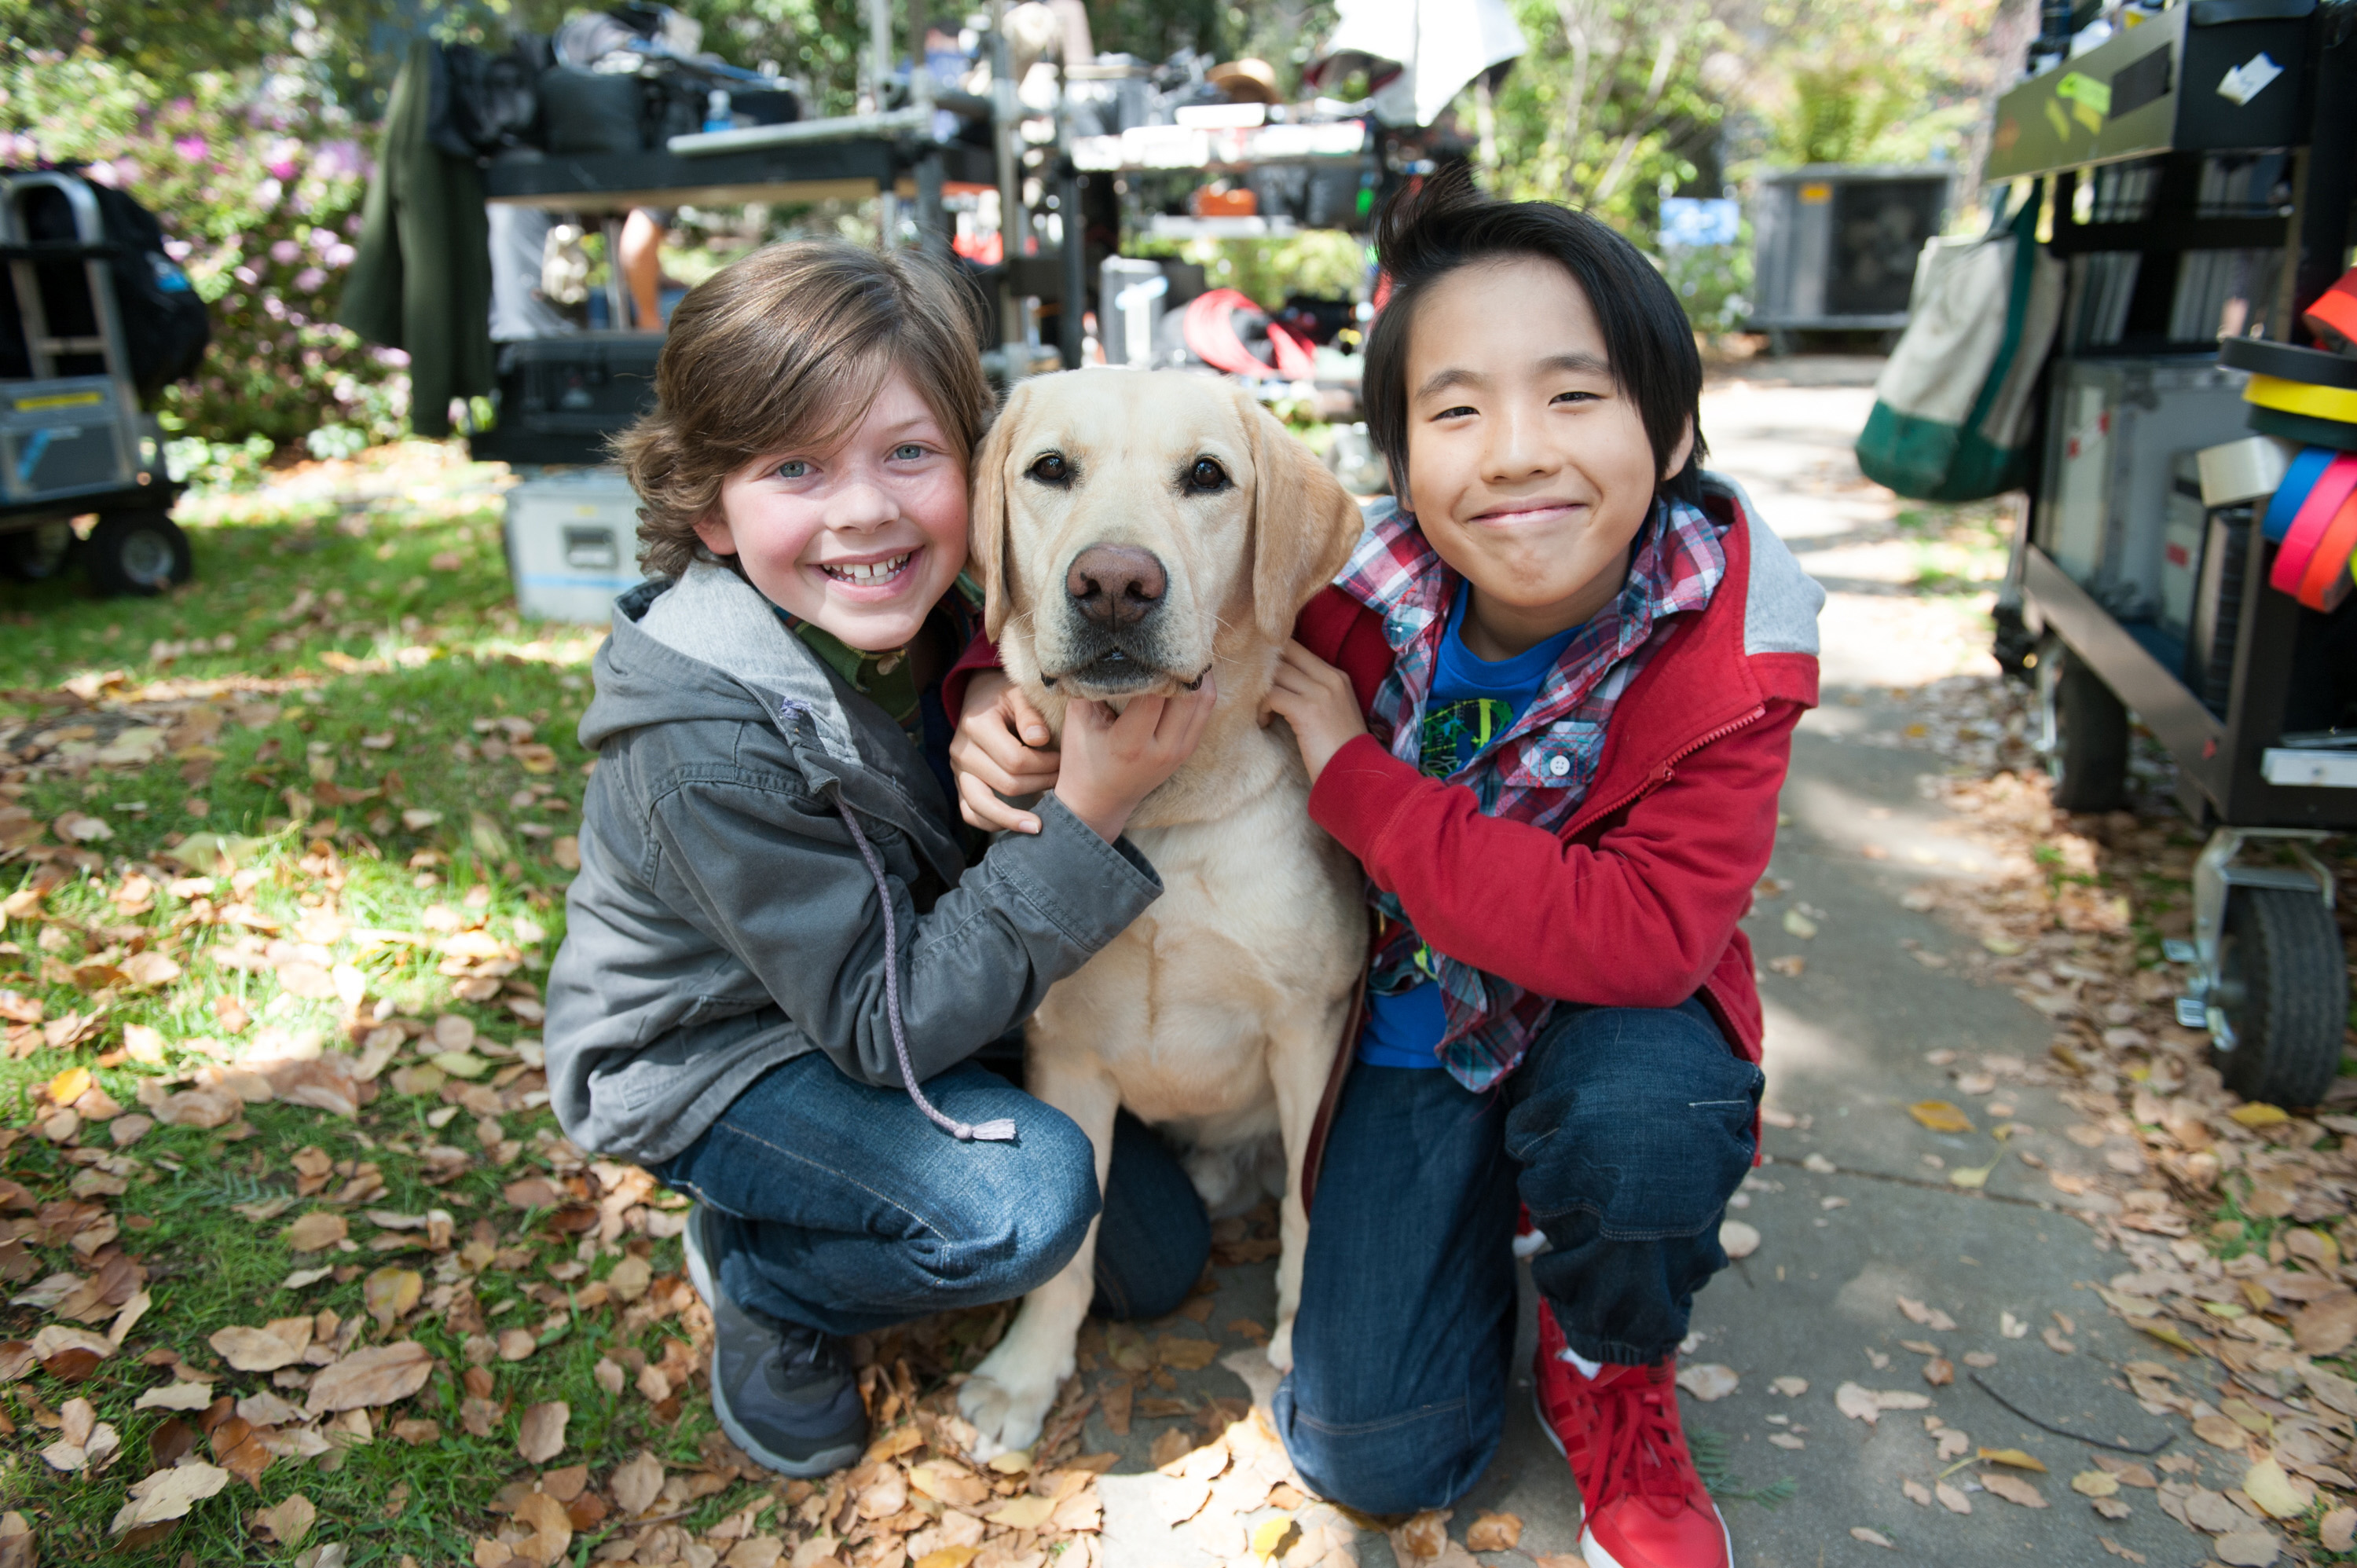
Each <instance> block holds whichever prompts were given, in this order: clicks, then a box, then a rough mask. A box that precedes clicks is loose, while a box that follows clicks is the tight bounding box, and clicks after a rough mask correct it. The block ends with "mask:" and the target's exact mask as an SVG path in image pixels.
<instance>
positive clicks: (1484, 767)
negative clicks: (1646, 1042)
mask: <svg viewBox="0 0 2357 1568" xmlns="http://www.w3.org/2000/svg"><path fill="white" fill-rule="evenodd" d="M1725 575H1727V552H1726V550H1725V548H1724V547H1723V546H1722V545H1721V544H1720V543H1719V529H1718V526H1717V524H1716V523H1714V522H1713V521H1711V520H1710V519H1709V518H1707V517H1706V516H1705V515H1704V514H1703V513H1702V512H1701V511H1700V510H1697V509H1696V508H1695V507H1692V506H1688V505H1686V504H1684V503H1683V502H1679V501H1672V500H1668V499H1664V500H1663V501H1662V502H1660V503H1659V504H1658V505H1657V507H1656V508H1655V510H1654V514H1653V517H1652V520H1651V521H1648V522H1647V523H1646V524H1645V525H1644V527H1643V528H1642V529H1641V530H1640V532H1639V533H1638V536H1637V542H1636V548H1635V550H1634V552H1633V553H1632V555H1631V559H1630V563H1629V580H1628V582H1627V584H1626V585H1624V586H1623V587H1622V588H1621V590H1620V596H1619V597H1617V598H1615V599H1614V600H1613V601H1612V602H1611V603H1610V604H1609V605H1607V606H1606V607H1604V608H1603V609H1601V610H1599V611H1598V612H1597V614H1596V615H1595V616H1594V617H1592V618H1590V619H1589V620H1588V621H1587V624H1586V625H1585V626H1583V627H1581V628H1579V630H1578V631H1577V633H1576V634H1575V635H1574V636H1573V638H1572V639H1571V641H1570V643H1569V644H1568V645H1567V646H1566V648H1565V649H1564V650H1563V653H1562V655H1561V657H1559V658H1558V659H1557V660H1555V668H1554V669H1553V670H1551V671H1548V673H1547V676H1546V679H1545V680H1544V682H1542V683H1541V684H1540V686H1539V690H1538V693H1537V694H1536V695H1535V696H1534V698H1533V699H1532V701H1531V703H1530V706H1529V707H1527V708H1525V709H1524V710H1523V714H1522V716H1521V717H1520V718H1518V719H1517V720H1515V721H1514V723H1513V724H1512V725H1511V726H1509V727H1507V728H1505V729H1504V730H1502V731H1500V732H1498V733H1495V734H1492V735H1491V736H1489V737H1488V738H1487V740H1486V741H1485V742H1484V744H1483V745H1482V746H1480V750H1478V751H1477V752H1475V753H1474V754H1473V756H1472V757H1471V759H1470V760H1469V761H1468V762H1467V763H1466V764H1465V766H1463V767H1462V768H1457V769H1455V770H1454V771H1453V772H1448V771H1442V769H1443V768H1446V766H1447V764H1446V763H1445V762H1442V763H1439V766H1437V767H1435V768H1424V759H1423V755H1422V753H1423V748H1424V739H1425V727H1426V726H1425V722H1424V720H1425V716H1426V715H1425V706H1426V698H1427V697H1428V696H1429V695H1430V693H1431V691H1432V682H1433V672H1434V671H1435V669H1436V668H1437V664H1438V661H1439V656H1440V642H1441V639H1442V638H1443V637H1444V636H1446V635H1447V633H1448V607H1449V605H1450V603H1451V602H1452V601H1453V599H1454V598H1455V596H1456V593H1457V585H1458V575H1457V573H1456V572H1455V571H1453V570H1451V569H1450V568H1449V567H1448V564H1446V563H1444V562H1443V561H1442V560H1441V559H1440V557H1439V556H1438V555H1437V554H1436V553H1434V552H1433V549H1432V546H1431V545H1430V544H1428V543H1426V542H1425V537H1424V531H1423V530H1422V529H1420V528H1419V527H1417V526H1416V521H1415V516H1414V514H1413V513H1410V512H1408V511H1407V510H1405V509H1402V508H1400V507H1399V506H1397V505H1396V504H1395V503H1390V502H1384V503H1378V507H1377V509H1375V510H1371V513H1370V516H1369V520H1368V527H1367V532H1366V533H1365V534H1364V535H1363V536H1361V539H1360V541H1359V548H1358V550H1357V552H1356V553H1354V554H1353V555H1352V556H1351V562H1350V564H1349V565H1347V566H1345V567H1344V568H1343V570H1342V575H1340V577H1339V578H1337V579H1336V580H1335V586H1337V587H1339V588H1340V589H1341V590H1342V591H1343V592H1344V593H1345V594H1347V595H1349V596H1351V597H1352V598H1354V599H1356V600H1358V601H1359V602H1360V603H1361V604H1363V605H1365V606H1367V607H1369V608H1370V609H1372V610H1374V611H1375V612H1376V613H1377V614H1379V615H1381V616H1382V617H1383V639H1384V640H1385V641H1386V642H1388V643H1390V644H1391V648H1392V669H1391V673H1390V674H1389V675H1387V676H1385V677H1384V678H1383V685H1382V687H1381V688H1380V689H1379V690H1377V692H1376V693H1375V700H1374V703H1373V704H1372V707H1371V709H1370V710H1369V713H1368V718H1369V720H1370V727H1371V729H1372V733H1373V735H1374V737H1375V738H1376V739H1377V740H1378V741H1380V742H1382V743H1383V745H1384V746H1387V747H1388V748H1389V749H1390V751H1391V754H1392V755H1393V756H1394V757H1398V758H1399V759H1400V760H1401V761H1403V762H1405V763H1406V764H1408V765H1409V766H1410V767H1412V768H1420V769H1422V770H1423V771H1426V772H1429V773H1432V774H1433V775H1434V776H1435V777H1437V778H1442V779H1447V780H1448V782H1450V783H1456V784H1463V785H1466V786H1469V788H1470V789H1472V790H1473V793H1474V797H1475V799H1476V800H1479V801H1480V808H1481V811H1482V814H1483V815H1485V816H1491V817H1508V818H1512V819H1514V820H1516V821H1520V822H1529V823H1531V824H1532V825H1533V826H1534V827H1540V828H1544V829H1546V830H1547V831H1548V832H1561V831H1562V829H1563V828H1564V826H1565V825H1566V823H1568V822H1570V821H1571V819H1572V817H1573V815H1574V814H1575V813H1576V812H1577V811H1578V810H1579V807H1580V803H1581V802H1582V801H1583V800H1586V799H1587V789H1588V786H1589V785H1590V784H1592V783H1593V782H1594V781H1595V779H1596V769H1597V764H1598V760H1599V759H1600V758H1601V757H1602V756H1603V753H1604V736H1605V726H1606V725H1608V724H1609V722H1610V721H1611V717H1612V708H1613V705H1614V703H1617V702H1619V700H1620V693H1622V692H1624V691H1626V690H1628V688H1629V683H1630V682H1631V681H1633V680H1635V679H1636V678H1637V674H1638V672H1639V671H1641V670H1642V669H1643V668H1644V667H1645V661H1646V660H1648V659H1649V658H1650V657H1652V654H1653V652H1654V651H1655V650H1657V649H1659V648H1660V647H1661V645H1662V643H1663V640H1664V639H1666V638H1667V637H1668V635H1669V633H1670V631H1671V629H1672V628H1671V626H1670V625H1669V624H1668V618H1670V617H1671V616H1674V615H1677V614H1680V613H1682V612H1684V611H1688V610H1698V609H1701V608H1702V607H1704V606H1705V605H1707V604H1708V603H1709V602H1710V596H1711V594H1712V592H1713V590H1715V589H1716V588H1717V586H1718V582H1719V579H1720V578H1721V577H1723V576H1725ZM1436 761H1438V759H1436ZM1368 897H1369V901H1370V902H1371V903H1372V904H1373V906H1374V908H1375V909H1376V911H1377V912H1378V913H1379V914H1381V915H1382V916H1383V928H1382V940H1381V942H1380V945H1379V947H1378V949H1377V951H1376V955H1375V961H1374V967H1373V971H1372V974H1371V975H1370V977H1369V981H1368V984H1369V988H1370V989H1372V990H1373V991H1374V992H1376V993H1380V994H1389V993H1396V992H1400V991H1405V990H1407V989H1408V988H1409V987H1411V986H1413V985H1415V984H1417V983H1421V982H1423V981H1426V980H1431V981H1435V982H1437V983H1438V984H1439V986H1440V989H1441V995H1442V998H1443V1001H1444V1004H1445V1007H1446V1012H1447V1015H1448V1029H1447V1031H1446V1033H1444V1034H1443V1036H1441V1042H1440V1058H1441V1065H1442V1066H1444V1067H1446V1068H1447V1069H1448V1071H1449V1073H1450V1074H1451V1076H1453V1077H1454V1078H1456V1079H1457V1080H1458V1082H1460V1083H1462V1084H1464V1085H1465V1087H1467V1088H1468V1089H1471V1090H1477V1091H1478V1090H1485V1089H1488V1088H1489V1087H1490V1086H1491V1085H1492V1084H1494V1083H1496V1082H1497V1081H1498V1080H1499V1079H1501V1078H1503V1077H1505V1075H1506V1074H1508V1073H1510V1072H1512V1070H1513V1069H1515V1067H1516V1066H1517V1065H1519V1064H1520V1063H1521V1061H1522V1059H1523V1054H1524V1053H1525V1052H1526V1051H1528V1050H1529V1049H1530V1043H1531V1041H1532V1039H1533V1038H1534V1037H1535V1036H1536V1035H1537V1034H1538V1032H1539V1030H1540V1029H1541V1028H1542V1027H1543V1026H1544V1025H1545V1023H1546V1020H1547V1015H1548V1014H1549V1013H1550V1012H1551V1011H1552V1010H1553V1009H1554V1007H1555V1001H1554V999H1553V998H1551V997H1545V996H1538V995H1534V994H1532V993H1529V992H1526V991H1524V990H1523V988H1522V987H1520V986H1518V985H1514V984H1512V983H1510V982H1507V981H1504V980H1501V979H1500V978H1499V977H1498V976H1496V975H1494V974H1490V973H1486V972H1483V971H1481V970H1480V969H1478V968H1476V967H1475V966H1474V965H1472V964H1470V963H1468V962H1465V961H1461V960H1458V959H1455V958H1451V957H1449V956H1448V955H1447V954H1445V953H1438V952H1435V951H1434V950H1432V949H1431V948H1430V947H1428V946H1426V944H1425V942H1424V940H1423V939H1422V938H1420V937H1419V936H1417V935H1416V932H1415V927H1414V926H1413V925H1412V924H1411V923H1410V922H1409V920H1408V917H1407V913H1406V911H1405V909H1403V908H1401V907H1400V902H1399V899H1398V897H1396V896H1395V895H1393V894H1391V893H1388V892H1385V891H1383V890H1382V889H1380V888H1374V887H1372V886H1371V887H1370V889H1369V892H1368Z"/></svg>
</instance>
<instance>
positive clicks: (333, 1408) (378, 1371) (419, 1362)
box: [307, 1339, 434, 1416]
mask: <svg viewBox="0 0 2357 1568" xmlns="http://www.w3.org/2000/svg"><path fill="white" fill-rule="evenodd" d="M433 1373H434V1353H433V1352H432V1351H430V1350H428V1349H426V1348H425V1346H423V1345H420V1344H418V1343H417V1342H416V1341H415V1340H414V1339H404V1340H401V1341H399V1342H397V1343H395V1344H392V1345H372V1346H371V1347H369V1348H366V1349H364V1350H355V1351H353V1352H352V1353H351V1354H350V1355H349V1356H347V1357H345V1358H344V1359H342V1360H340V1361H338V1362H337V1363H336V1364H335V1365H334V1366H332V1367H329V1368H328V1369H326V1370H324V1371H322V1372H321V1373H320V1374H319V1375H318V1376H317V1378H314V1379H313V1380H311V1398H310V1401H309V1403H308V1405H307V1409H308V1410H309V1412H310V1413H311V1414H313V1415H314V1416H319V1415H332V1414H334V1413H336V1412H339V1411H347V1410H361V1409H363V1408H369V1407H373V1406H376V1405H386V1404H391V1403H393V1402H394V1401H395V1400H405V1399H407V1398H408V1397H409V1396H410V1395H412V1394H414V1393H415V1392H416V1391H418V1390H420V1389H422V1388H424V1387H425V1380H426V1379H427V1378H429V1377H431V1376H433Z"/></svg>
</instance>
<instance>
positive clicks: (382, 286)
mask: <svg viewBox="0 0 2357 1568" xmlns="http://www.w3.org/2000/svg"><path fill="white" fill-rule="evenodd" d="M437 47H438V46H437V45H436V44H435V42H434V41H433V40H432V39H431V38H418V39H416V40H414V42H412V43H411V44H410V46H409V60H408V63H407V64H405V65H404V66H403V67H402V68H401V75H400V76H399V77H398V78H396V79H395V80H394V81H393V100H392V102H391V105H390V106H389V108H388V109H387V112H386V113H385V119H384V140H383V141H382V143H381V144H380V145H379V146H378V148H377V166H376V177H375V178H373V179H371V181H370V182H369V191H368V199H367V200H366V202H365V203H364V204H363V205H362V207H361V242H360V253H359V254H358V255H357V256H355V257H354V258H353V261H352V270H351V272H350V274H348V276H347V277H346V279H345V283H344V296H343V301H342V303H341V305H340V306H339V309H338V311H337V319H338V320H339V322H341V323H342V324H343V325H344V326H346V327H349V328H351V329H352V330H353V331H355V332H357V333H359V334H360V335H361V337H362V338H366V339H367V340H368V341H370V342H371V343H377V344H382V346H383V347H385V348H388V349H401V350H403V351H404V352H405V353H406V354H408V356H409V427H410V429H411V430H412V431H413V432H414V433H415V434H417V435H425V436H432V437H436V438H437V439H438V438H440V437H443V436H447V435H449V434H450V413H449V409H450V401H451V400H452V399H453V398H468V397H481V396H488V395H489V394H490V391H491V387H492V385H493V371H492V364H491V328H490V311H491V232H490V220H489V219H488V218H487V217H486V216H485V214H484V211H483V177H482V172H481V170H479V168H478V167H477V166H475V163H474V161H473V160H472V159H470V158H455V157H452V156H450V155H448V154H447V153H445V152H443V151H441V150H440V149H439V148H437V147H436V146H435V145H434V144H433V143H432V142H431V141H430V140H428V139H427V136H426V131H427V124H426V122H427V119H428V114H429V111H430V109H431V106H432V100H433V89H434V75H435V70H436V65H437V64H438V61H437V59H436V56H435V53H434V51H435V49H436V48H437Z"/></svg>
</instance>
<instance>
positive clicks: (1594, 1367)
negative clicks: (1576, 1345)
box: [1555, 1345, 1604, 1382]
mask: <svg viewBox="0 0 2357 1568" xmlns="http://www.w3.org/2000/svg"><path fill="white" fill-rule="evenodd" d="M1555 1354H1556V1355H1558V1356H1560V1357H1562V1358H1563V1359H1565V1360H1566V1361H1568V1362H1570V1363H1571V1364H1572V1365H1573V1366H1575V1367H1577V1368H1578V1369H1579V1375H1580V1376H1581V1377H1583V1378H1586V1379H1587V1380H1588V1381H1590V1382H1594V1381H1595V1380H1596V1374H1597V1373H1598V1372H1600V1371H1602V1370H1603V1369H1604V1363H1603V1362H1601V1361H1591V1360H1589V1359H1587V1357H1585V1356H1583V1355H1581V1354H1580V1353H1579V1352H1578V1351H1577V1350H1575V1349H1573V1348H1570V1347H1569V1346H1567V1345H1566V1346H1565V1347H1564V1348H1562V1349H1561V1350H1558V1351H1556V1352H1555Z"/></svg>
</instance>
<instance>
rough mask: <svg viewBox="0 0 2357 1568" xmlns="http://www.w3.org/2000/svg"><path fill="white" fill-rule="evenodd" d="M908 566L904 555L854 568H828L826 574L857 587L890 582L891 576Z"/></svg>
mask: <svg viewBox="0 0 2357 1568" xmlns="http://www.w3.org/2000/svg"><path fill="white" fill-rule="evenodd" d="M907 564H909V558H908V557H907V556H906V555H895V556H893V557H892V558H891V559H890V560H889V561H871V562H867V563H866V564H861V565H856V566H829V567H828V568H827V569H826V570H827V574H828V575H830V576H834V577H838V578H840V579H842V580H843V581H844V582H846V583H850V584H853V585H858V586H865V585H869V584H872V583H882V582H888V581H889V580H890V578H891V576H892V575H893V574H894V573H896V572H898V571H899V569H900V568H901V567H903V566H905V565H907Z"/></svg>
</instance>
